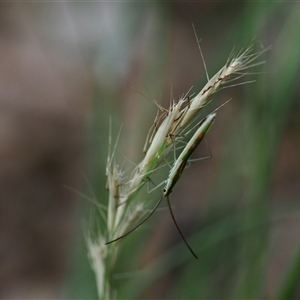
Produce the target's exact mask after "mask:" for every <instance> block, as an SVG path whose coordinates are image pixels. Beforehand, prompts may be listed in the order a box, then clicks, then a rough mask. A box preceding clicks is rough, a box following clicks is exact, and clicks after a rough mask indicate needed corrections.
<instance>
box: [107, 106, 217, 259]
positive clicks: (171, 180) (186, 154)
mask: <svg viewBox="0 0 300 300" xmlns="http://www.w3.org/2000/svg"><path fill="white" fill-rule="evenodd" d="M215 118H216V113H215V112H214V113H211V114H210V115H208V116H207V117H206V118H205V119H204V120H203V121H202V122H201V123H200V125H199V128H198V129H197V131H196V132H195V133H194V135H193V136H192V138H191V139H190V141H189V142H188V143H187V145H186V146H185V147H184V149H183V150H182V152H181V154H180V155H179V157H178V158H177V160H176V161H175V163H174V165H173V167H172V169H171V170H170V172H169V176H168V179H167V181H166V185H165V187H164V188H163V195H162V197H161V198H160V199H159V201H158V202H157V203H156V205H155V206H154V208H153V209H152V211H151V212H150V213H149V214H148V216H147V217H146V218H144V220H143V221H141V222H140V223H139V224H138V225H136V226H135V227H134V228H133V229H131V230H129V231H128V232H126V233H125V234H123V235H122V236H120V237H118V238H116V239H114V240H112V241H109V242H107V243H106V245H108V244H111V243H113V242H116V241H118V240H120V239H121V238H123V237H125V236H127V235H128V234H130V233H131V232H133V231H134V230H135V229H137V228H138V227H139V226H141V225H142V224H143V223H144V222H145V221H147V220H148V219H149V218H150V217H151V216H152V215H153V213H154V212H155V211H156V209H157V208H158V206H159V205H160V203H161V201H162V200H163V199H164V198H167V203H168V208H169V211H170V213H171V217H172V220H173V222H174V224H175V226H176V228H177V230H178V232H179V234H180V235H181V237H182V239H183V241H184V242H185V244H186V246H187V247H188V248H189V250H190V251H191V253H192V254H193V255H194V257H195V258H197V259H198V257H197V255H196V254H195V253H194V251H193V250H192V248H191V247H190V246H189V244H188V243H187V241H186V239H185V238H184V236H183V234H182V232H181V230H180V228H179V226H178V224H177V222H176V220H175V216H174V214H173V211H172V208H171V204H170V200H169V195H170V194H171V192H172V189H173V187H174V186H175V184H176V183H177V181H178V180H179V178H180V177H181V175H182V173H183V171H184V169H185V166H186V164H187V163H188V160H189V158H190V157H191V155H192V154H193V153H194V151H195V149H196V148H197V146H198V145H199V144H200V142H201V141H202V140H203V138H204V137H205V135H206V134H207V132H208V131H209V129H210V128H211V126H212V125H213V123H214V121H215Z"/></svg>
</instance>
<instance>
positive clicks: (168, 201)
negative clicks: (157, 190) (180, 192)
mask: <svg viewBox="0 0 300 300" xmlns="http://www.w3.org/2000/svg"><path fill="white" fill-rule="evenodd" d="M167 203H168V207H169V211H170V214H171V217H172V220H173V222H174V224H175V226H176V228H177V230H178V232H179V234H180V235H181V237H182V239H183V241H184V243H185V244H186V246H187V247H188V248H189V250H190V251H191V253H192V254H193V256H194V257H195V258H196V259H198V256H197V255H196V254H195V252H194V251H193V249H192V248H191V246H190V245H189V244H188V242H187V241H186V239H185V237H184V235H183V234H182V232H181V230H180V228H179V226H178V224H177V222H176V220H175V216H174V214H173V211H172V208H171V204H170V200H169V197H168V196H167Z"/></svg>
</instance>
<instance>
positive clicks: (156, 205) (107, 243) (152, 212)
mask: <svg viewBox="0 0 300 300" xmlns="http://www.w3.org/2000/svg"><path fill="white" fill-rule="evenodd" d="M163 198H164V197H161V198H160V199H159V201H158V202H157V203H156V204H155V206H154V208H153V209H152V211H151V212H150V213H149V214H148V216H147V217H146V218H145V219H144V220H143V221H141V222H140V223H139V224H138V225H136V226H135V227H133V228H132V229H131V230H129V231H127V232H126V233H124V234H123V235H121V236H119V237H118V238H116V239H114V240H111V241H109V242H106V243H105V245H109V244H111V243H114V242H116V241H118V240H120V239H122V238H123V237H125V236H127V235H128V234H130V233H131V232H133V231H134V230H136V229H137V228H138V227H140V226H141V225H142V224H144V223H145V222H146V221H147V220H148V219H149V218H150V217H151V216H152V215H153V214H154V212H155V211H156V209H157V208H158V206H159V205H160V203H161V201H162V199H163Z"/></svg>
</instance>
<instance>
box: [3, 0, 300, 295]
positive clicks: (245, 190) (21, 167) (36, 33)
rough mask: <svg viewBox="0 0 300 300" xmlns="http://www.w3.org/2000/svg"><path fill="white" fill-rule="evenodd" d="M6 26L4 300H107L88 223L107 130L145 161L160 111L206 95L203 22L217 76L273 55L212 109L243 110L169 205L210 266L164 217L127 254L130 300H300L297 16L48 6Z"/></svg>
mask: <svg viewBox="0 0 300 300" xmlns="http://www.w3.org/2000/svg"><path fill="white" fill-rule="evenodd" d="M0 18H1V19H0V20H1V22H0V39H1V41H0V60H1V68H0V107H1V109H0V124H1V126H0V224H1V226H0V282H1V285H0V298H1V299H3V298H5V299H16V298H18V299H33V298H35V299H43V298H44V299H46V298H47V299H57V298H59V299H96V298H97V292H96V287H95V278H94V275H93V272H92V270H91V268H90V266H89V262H88V258H87V249H86V246H85V242H84V238H83V226H82V222H83V221H86V220H87V219H88V217H89V212H90V210H91V209H92V208H93V206H92V205H91V203H90V202H91V201H89V200H88V199H92V201H94V200H95V199H96V200H97V201H100V202H101V203H106V199H107V196H108V195H107V192H106V190H105V163H106V155H107V148H108V133H109V122H110V121H109V120H110V117H111V120H112V131H113V138H116V136H117V133H118V130H119V128H120V126H121V124H123V126H122V132H121V138H120V141H119V144H118V150H119V151H120V152H121V153H123V154H124V155H126V157H128V158H129V159H130V160H132V161H133V162H135V163H138V162H139V161H140V160H141V158H142V155H143V153H142V149H143V144H144V141H145V137H146V134H147V132H148V129H149V128H150V126H151V124H152V122H153V119H154V117H155V114H156V106H155V105H154V104H153V100H157V101H159V102H160V103H161V104H162V106H164V107H168V105H169V100H170V97H171V95H172V94H173V96H174V98H175V99H178V98H179V97H180V96H182V95H183V94H185V93H186V92H187V91H188V90H189V89H190V88H191V87H193V88H192V90H191V93H196V92H198V91H199V90H200V89H201V87H202V86H203V85H204V84H205V83H206V76H205V71H204V68H203V63H202V60H201V56H200V53H199V50H198V46H197V41H196V38H195V36H194V32H193V29H192V22H193V24H194V26H195V28H196V31H197V34H198V37H199V38H200V39H201V47H202V50H203V53H204V57H205V61H206V64H207V68H208V73H209V75H210V76H212V75H213V74H215V72H217V71H218V70H219V69H220V68H221V67H222V66H223V65H224V63H225V62H226V60H227V58H228V56H229V54H230V52H231V51H232V49H233V48H235V49H236V51H238V50H240V49H241V48H244V49H245V48H246V47H247V46H249V45H250V44H251V43H253V44H254V48H255V51H262V50H263V49H264V48H266V47H268V46H272V49H271V50H270V51H268V52H266V53H264V54H263V55H262V57H261V58H259V59H258V61H266V63H265V64H264V65H261V66H258V67H256V68H253V69H250V70H249V71H251V72H253V73H257V74H251V75H249V77H247V79H244V80H245V81H246V80H256V82H255V83H251V84H247V85H242V86H236V87H232V88H228V89H224V90H222V91H220V92H219V93H218V94H217V95H216V96H215V97H214V99H213V101H212V103H211V104H210V105H209V106H208V107H207V109H206V113H208V112H210V111H212V110H213V109H214V108H216V107H217V106H219V105H220V104H221V103H223V102H224V101H226V100H227V99H229V98H231V97H232V98H233V100H232V101H231V102H230V103H228V104H227V105H226V106H224V107H223V108H222V109H221V110H220V111H219V113H218V118H217V120H216V122H215V124H214V126H213V128H212V129H211V131H210V133H209V134H208V137H207V140H208V142H209V145H210V149H211V152H212V155H213V158H212V159H210V160H205V161H201V162H197V163H193V164H192V165H191V167H190V168H188V169H187V170H186V171H185V173H184V175H183V176H182V178H181V180H180V182H179V183H178V185H177V186H176V188H175V189H174V192H173V193H172V195H171V201H172V204H173V205H174V213H175V215H176V218H177V221H178V223H179V224H180V226H181V228H182V231H183V232H184V233H185V235H186V238H187V240H188V241H189V243H190V244H191V246H192V248H193V249H194V251H195V252H196V253H197V254H198V256H199V261H195V260H194V258H193V257H192V256H191V254H190V253H189V251H188V249H186V248H185V245H184V244H183V242H182V241H181V240H180V237H179V235H178V233H177V232H176V228H175V227H174V224H173V223H172V220H171V218H170V216H169V214H168V211H167V210H165V209H162V210H160V211H159V212H156V213H155V214H154V216H153V217H152V218H151V219H150V220H149V221H148V222H147V223H146V224H144V226H142V227H141V228H139V230H137V231H135V232H134V233H133V234H131V235H130V236H129V237H127V238H126V239H124V241H123V242H124V248H123V252H122V254H121V256H120V259H119V262H118V263H117V270H116V273H115V278H114V279H115V284H116V287H117V289H118V299H275V298H276V299H297V297H298V298H300V287H299V279H300V214H299V213H300V203H299V200H300V199H299V195H300V155H299V153H300V109H299V108H300V105H299V96H298V95H299V84H298V82H299V72H298V70H299V66H300V35H299V26H300V5H299V3H297V2H295V3H293V2H290V3H278V2H275V1H274V2H273V1H269V2H264V3H257V2H255V3H254V2H246V1H240V2H223V1H219V2H218V1H214V2H172V1H170V2H164V3H159V2H142V1H141V2H138V1H136V2H122V1H120V2H113V1H112V2H109V1H108V2H89V1H82V2H71V1H70V2H68V1H65V2H61V3H51V2H41V3H39V2H38V1H37V2H32V3H22V2H20V3H2V4H1V5H0ZM204 115H205V114H204ZM205 155H207V148H206V147H205V145H204V144H203V145H202V146H200V149H199V151H198V152H197V153H196V154H195V156H196V157H201V156H205ZM123 160H124V158H123ZM120 164H122V161H121V162H120ZM157 195H159V191H158V194H157ZM146 196H147V195H146ZM147 197H148V198H149V195H148V196H147ZM151 198H152V197H151ZM153 200H157V197H154V199H153Z"/></svg>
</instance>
